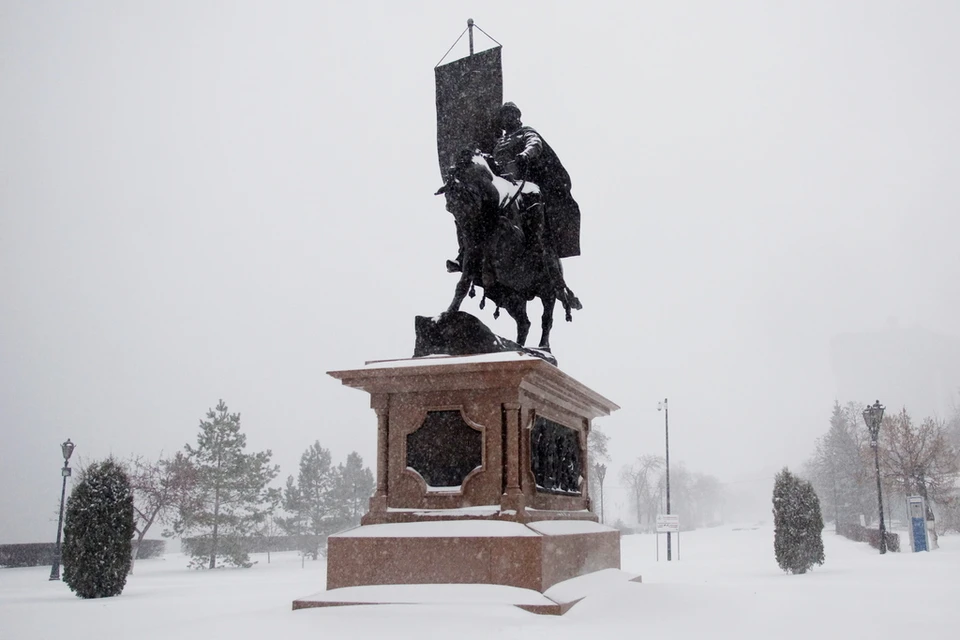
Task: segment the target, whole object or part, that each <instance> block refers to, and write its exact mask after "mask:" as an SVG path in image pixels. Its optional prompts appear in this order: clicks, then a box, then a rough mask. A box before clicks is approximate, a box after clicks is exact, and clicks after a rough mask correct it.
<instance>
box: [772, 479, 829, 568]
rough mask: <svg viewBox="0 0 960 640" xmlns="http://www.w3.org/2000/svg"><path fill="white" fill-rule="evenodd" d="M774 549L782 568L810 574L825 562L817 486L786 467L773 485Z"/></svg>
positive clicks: (821, 517)
mask: <svg viewBox="0 0 960 640" xmlns="http://www.w3.org/2000/svg"><path fill="white" fill-rule="evenodd" d="M773 523H774V538H773V549H774V554H775V555H776V558H777V564H778V565H780V568H781V569H783V570H784V571H787V572H789V573H806V572H807V570H808V569H810V568H811V567H813V565H815V564H823V562H824V555H823V536H822V532H823V516H822V514H821V513H820V501H819V500H818V499H817V494H816V493H815V492H814V490H813V486H812V485H811V484H810V483H809V482H806V481H803V480H800V479H799V478H797V477H796V476H794V475H793V474H792V473H790V471H789V470H788V469H787V468H786V467H784V468H783V471H781V472H780V473H778V474H777V477H776V480H775V481H774V485H773Z"/></svg>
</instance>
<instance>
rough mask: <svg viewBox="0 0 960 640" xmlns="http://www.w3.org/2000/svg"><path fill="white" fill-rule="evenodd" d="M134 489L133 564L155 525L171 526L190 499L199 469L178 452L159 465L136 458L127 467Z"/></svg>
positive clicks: (161, 459) (164, 459) (131, 568)
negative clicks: (148, 533)
mask: <svg viewBox="0 0 960 640" xmlns="http://www.w3.org/2000/svg"><path fill="white" fill-rule="evenodd" d="M127 466H128V468H129V476H130V485H131V488H132V489H133V526H134V532H135V533H136V536H137V541H136V543H135V544H134V547H133V561H132V562H131V563H130V572H131V573H133V564H134V562H136V560H137V558H138V557H139V555H140V544H141V543H142V542H143V539H144V538H145V537H146V536H147V532H148V531H150V528H151V527H152V526H153V525H154V524H155V523H158V522H159V523H161V524H168V523H169V522H171V521H172V519H173V517H174V516H175V515H176V513H177V510H178V509H179V508H180V506H181V505H182V504H183V502H184V501H185V500H187V499H188V496H189V495H190V491H191V489H192V488H193V485H194V483H195V482H196V469H195V468H194V467H193V465H192V464H190V461H189V460H187V458H186V457H185V456H184V455H183V454H182V453H181V452H179V451H178V452H177V453H176V454H175V455H174V456H173V457H172V458H164V457H163V455H162V454H161V456H160V457H159V458H158V459H157V461H156V462H148V461H146V460H144V459H143V458H142V457H136V458H134V459H133V460H131V461H130V462H129V464H128V465H127Z"/></svg>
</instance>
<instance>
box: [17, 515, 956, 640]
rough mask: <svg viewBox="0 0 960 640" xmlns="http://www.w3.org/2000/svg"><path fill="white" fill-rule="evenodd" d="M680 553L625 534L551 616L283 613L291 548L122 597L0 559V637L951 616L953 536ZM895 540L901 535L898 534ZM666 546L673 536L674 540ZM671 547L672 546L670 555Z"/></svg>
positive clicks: (565, 634)
mask: <svg viewBox="0 0 960 640" xmlns="http://www.w3.org/2000/svg"><path fill="white" fill-rule="evenodd" d="M682 535H683V537H682V539H681V549H680V551H681V558H680V561H679V562H676V561H675V562H672V563H670V564H668V563H667V562H665V561H664V548H663V541H664V538H663V537H662V536H661V547H660V553H661V556H660V557H661V559H660V562H657V561H656V559H655V554H656V547H655V540H654V536H652V535H633V536H625V537H624V538H623V542H622V549H623V569H624V570H625V571H629V572H634V573H640V574H642V575H643V583H642V584H635V583H618V584H616V585H615V586H611V588H610V590H609V591H607V592H605V593H603V594H600V595H595V596H592V597H590V598H587V599H586V600H584V601H582V602H580V603H579V604H577V605H576V606H574V607H573V609H571V610H570V611H569V612H568V613H567V614H566V615H564V616H561V617H553V616H538V615H535V614H532V613H527V612H524V611H522V610H520V609H517V608H514V607H511V606H508V605H485V606H482V607H481V606H469V605H389V606H383V605H377V606H354V607H337V608H326V609H307V610H301V611H291V610H290V607H291V602H292V601H293V600H294V599H296V598H298V597H302V596H306V595H309V594H311V593H315V592H317V591H319V590H322V589H323V585H324V573H325V571H324V570H325V565H324V563H323V562H322V561H318V562H311V561H309V560H308V561H307V562H306V565H305V567H304V568H301V562H300V558H299V557H298V556H297V555H296V554H295V553H279V554H272V562H271V563H270V564H267V562H266V556H265V555H258V556H256V557H255V559H256V560H258V561H259V563H258V564H257V565H256V566H255V567H253V568H252V569H248V570H243V569H228V570H219V571H214V572H209V571H192V570H189V569H187V568H186V564H187V560H186V558H185V557H184V556H181V555H177V554H170V555H167V556H166V557H164V558H163V559H157V560H145V561H141V562H140V563H138V564H137V567H136V574H135V575H134V576H131V578H130V580H129V581H128V582H127V587H126V589H125V590H124V592H123V595H121V596H119V597H117V598H108V599H103V600H81V599H79V598H77V597H76V596H74V595H73V593H71V592H70V590H69V589H68V588H67V586H66V585H65V584H63V583H58V582H49V581H48V580H47V576H48V575H49V568H48V567H36V568H29V569H0V639H2V640H40V639H43V638H51V639H57V640H63V639H64V638H70V639H71V640H84V639H86V638H91V639H93V638H96V639H97V640H109V639H112V638H135V639H136V640H148V639H154V638H157V639H159V638H172V639H174V640H189V639H191V638H205V639H207V640H210V639H214V638H230V639H232V640H248V639H250V640H253V639H256V640H264V639H267V640H274V639H276V640H280V639H281V638H282V639H283V640H295V639H297V638H311V639H315V638H400V639H406V638H410V639H411V640H412V639H416V640H424V639H427V638H443V639H444V640H451V639H455V640H463V639H469V638H497V640H507V639H510V638H524V639H529V638H538V637H549V638H551V639H552V640H554V639H559V638H577V639H579V640H583V639H584V638H587V639H591V638H614V637H646V638H711V639H712V638H728V637H729V638H739V639H743V638H777V639H790V638H797V639H801V638H802V639H803V640H809V639H810V638H838V639H841V638H842V639H844V640H853V639H855V638H907V637H916V638H921V637H952V635H953V634H955V633H956V629H957V628H960V537H958V536H945V537H942V538H941V549H940V550H938V551H935V552H932V553H918V554H912V553H889V554H887V555H886V556H880V555H879V554H878V553H877V552H876V550H874V549H872V548H870V547H869V546H868V545H866V544H864V543H855V542H850V541H848V540H845V539H843V538H840V537H838V536H835V535H834V534H833V532H832V531H831V530H829V529H827V530H825V531H824V536H823V537H824V545H825V547H826V564H824V565H823V566H822V567H817V568H815V569H814V570H813V571H812V572H811V573H808V574H806V575H799V576H792V575H785V574H783V573H782V572H781V571H780V570H779V568H778V567H777V565H776V562H775V561H774V558H773V530H772V528H771V527H770V526H769V525H746V526H743V525H741V526H730V525H727V526H723V527H717V528H714V529H704V530H700V531H692V532H688V533H684V534H682ZM904 546H906V545H904ZM674 552H676V548H674ZM674 557H676V556H674Z"/></svg>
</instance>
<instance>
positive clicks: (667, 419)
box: [657, 398, 671, 562]
mask: <svg viewBox="0 0 960 640" xmlns="http://www.w3.org/2000/svg"><path fill="white" fill-rule="evenodd" d="M661 409H662V410H663V429H664V433H665V434H666V444H667V515H670V409H669V408H668V407H667V399H666V398H664V399H663V402H661V403H659V404H658V405H657V411H660V410H661ZM670 560H671V554H670V532H669V531H667V562H669V561H670Z"/></svg>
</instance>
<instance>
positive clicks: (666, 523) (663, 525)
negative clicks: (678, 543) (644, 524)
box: [657, 515, 680, 533]
mask: <svg viewBox="0 0 960 640" xmlns="http://www.w3.org/2000/svg"><path fill="white" fill-rule="evenodd" d="M657 533H680V516H677V515H659V516H657Z"/></svg>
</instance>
